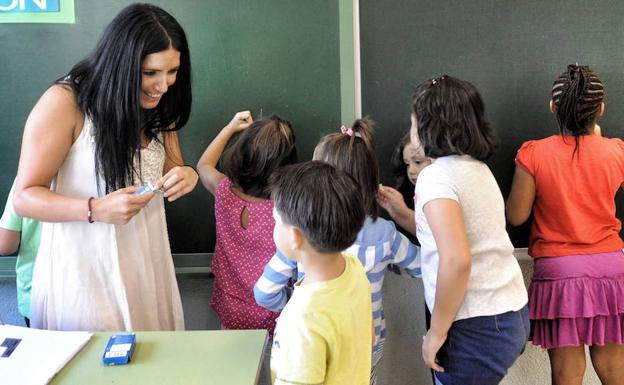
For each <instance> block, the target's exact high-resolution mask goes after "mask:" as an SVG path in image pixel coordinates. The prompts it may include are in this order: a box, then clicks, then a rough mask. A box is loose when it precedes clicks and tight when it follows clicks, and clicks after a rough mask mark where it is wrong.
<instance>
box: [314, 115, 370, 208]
mask: <svg viewBox="0 0 624 385" xmlns="http://www.w3.org/2000/svg"><path fill="white" fill-rule="evenodd" d="M373 126H374V122H373V121H372V120H371V119H369V118H363V119H358V120H356V121H355V122H354V123H353V127H351V130H352V131H351V135H349V134H348V133H342V132H336V133H333V134H328V135H325V136H324V137H323V138H321V140H320V141H319V143H318V144H317V145H316V148H315V149H314V159H315V160H321V161H323V162H327V163H329V164H331V165H332V166H334V167H336V168H337V169H339V170H342V171H345V172H347V173H349V175H351V176H352V177H353V178H355V180H356V181H357V182H358V183H359V184H360V186H361V187H362V192H363V194H364V209H365V210H366V214H367V215H369V216H371V217H372V218H373V220H375V219H377V217H378V216H379V205H378V204H377V200H376V197H377V192H378V191H379V162H378V161H377V154H376V152H375V142H374V139H373Z"/></svg>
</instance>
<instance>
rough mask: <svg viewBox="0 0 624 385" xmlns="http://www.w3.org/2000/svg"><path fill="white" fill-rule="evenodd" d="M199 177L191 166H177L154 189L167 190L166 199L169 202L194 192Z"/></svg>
mask: <svg viewBox="0 0 624 385" xmlns="http://www.w3.org/2000/svg"><path fill="white" fill-rule="evenodd" d="M198 179H199V175H198V174H197V172H196V171H195V169H194V168H193V167H191V166H176V167H173V168H172V169H171V170H169V172H167V173H166V174H165V175H164V176H163V177H162V178H160V180H159V181H158V183H156V185H155V186H154V187H156V188H157V189H158V188H161V187H162V189H163V190H165V194H164V196H165V198H167V200H168V201H169V202H173V201H175V200H176V199H178V198H180V197H182V196H184V195H186V194H188V193H189V192H191V191H193V189H194V188H195V185H197V180H198Z"/></svg>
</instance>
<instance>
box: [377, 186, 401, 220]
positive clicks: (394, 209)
mask: <svg viewBox="0 0 624 385" xmlns="http://www.w3.org/2000/svg"><path fill="white" fill-rule="evenodd" d="M377 203H379V205H380V206H381V207H383V208H384V209H385V210H386V211H387V212H388V214H390V216H391V217H393V218H394V216H395V215H396V214H398V213H400V212H403V211H405V210H409V208H408V207H407V205H406V204H405V201H404V200H403V195H401V193H400V192H398V191H397V190H395V189H393V188H392V187H387V186H379V193H378V194H377Z"/></svg>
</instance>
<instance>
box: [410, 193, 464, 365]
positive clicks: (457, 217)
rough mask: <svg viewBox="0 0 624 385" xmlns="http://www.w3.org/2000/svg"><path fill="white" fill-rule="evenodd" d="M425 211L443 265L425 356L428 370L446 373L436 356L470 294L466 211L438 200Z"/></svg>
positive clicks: (452, 203)
mask: <svg viewBox="0 0 624 385" xmlns="http://www.w3.org/2000/svg"><path fill="white" fill-rule="evenodd" d="M423 211H424V213H425V217H426V218H427V222H428V223H429V227H430V228H431V231H432V232H433V237H434V238H435V242H436V245H437V247H438V255H439V257H440V264H439V267H438V277H437V283H436V295H435V306H434V308H433V313H432V314H431V329H429V331H428V332H427V334H426V335H425V337H423V347H422V355H423V359H424V361H425V364H426V365H427V366H429V367H430V368H432V369H434V370H436V371H444V368H442V367H441V366H440V365H439V364H438V363H437V362H436V354H437V353H438V351H439V350H440V348H441V347H442V344H443V343H444V341H445V340H446V337H447V334H448V330H449V329H450V327H451V324H452V323H453V321H454V319H455V316H456V315H457V311H458V310H459V307H460V306H461V303H462V301H463V299H464V295H465V294H466V287H467V286H468V279H469V278H470V269H471V263H472V256H471V255H470V244H469V243H468V237H467V235H466V228H465V225H464V219H463V215H462V210H461V207H460V206H459V204H458V203H457V202H456V201H454V200H452V199H435V200H432V201H430V202H428V203H426V204H425V206H424V208H423Z"/></svg>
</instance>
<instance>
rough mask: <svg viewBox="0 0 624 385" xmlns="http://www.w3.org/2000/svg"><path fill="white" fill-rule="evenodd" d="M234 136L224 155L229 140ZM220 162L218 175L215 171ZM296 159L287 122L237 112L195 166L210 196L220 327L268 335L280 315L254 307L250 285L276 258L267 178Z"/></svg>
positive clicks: (215, 305)
mask: <svg viewBox="0 0 624 385" xmlns="http://www.w3.org/2000/svg"><path fill="white" fill-rule="evenodd" d="M239 132H241V133H240V135H238V136H237V137H236V139H235V141H234V143H233V144H232V145H231V146H230V147H229V148H228V149H227V150H225V153H224V149H225V147H226V144H227V143H228V141H229V140H230V138H232V136H233V135H234V134H236V133H239ZM222 154H223V156H222ZM219 159H221V166H222V167H221V169H222V171H219V170H217V168H216V166H217V163H218V162H219ZM296 160H297V152H296V148H295V135H294V133H293V130H292V127H291V126H290V123H289V122H287V121H285V120H282V119H280V118H279V117H277V116H271V117H270V118H266V119H262V120H258V121H256V122H254V121H253V119H252V116H251V113H250V112H249V111H242V112H239V113H237V114H236V115H235V116H234V118H233V119H232V121H231V122H230V123H229V124H228V125H227V126H225V127H224V128H223V129H222V130H221V132H220V133H219V134H218V135H217V137H216V138H215V139H214V140H213V141H212V143H210V145H209V146H208V148H207V149H206V151H205V152H204V154H203V155H202V157H201V159H200V160H199V163H198V164H197V170H198V172H199V175H200V178H201V181H202V183H203V184H204V186H205V187H206V189H208V191H210V192H211V193H212V194H213V195H214V197H215V221H216V246H215V252H214V257H213V260H212V272H213V274H214V276H215V282H214V289H213V292H212V299H211V301H210V304H211V305H212V307H213V309H214V310H215V312H216V313H217V314H218V316H219V319H220V320H221V324H222V326H223V328H225V329H267V330H268V331H269V335H272V333H273V329H274V327H275V319H276V318H277V316H278V315H279V313H275V312H272V311H269V310H266V309H264V308H262V307H261V306H259V305H257V304H256V301H255V300H254V295H253V286H254V284H255V283H256V281H257V280H258V278H259V277H260V276H261V275H262V271H263V268H264V265H265V264H266V263H267V262H268V261H269V260H270V259H271V257H272V256H273V254H275V244H274V242H273V227H274V226H275V221H274V219H273V215H272V211H273V202H272V201H271V200H270V190H269V186H268V179H269V176H270V175H271V173H272V172H273V171H274V170H275V169H277V168H278V167H280V166H284V165H288V164H292V163H295V162H296Z"/></svg>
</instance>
